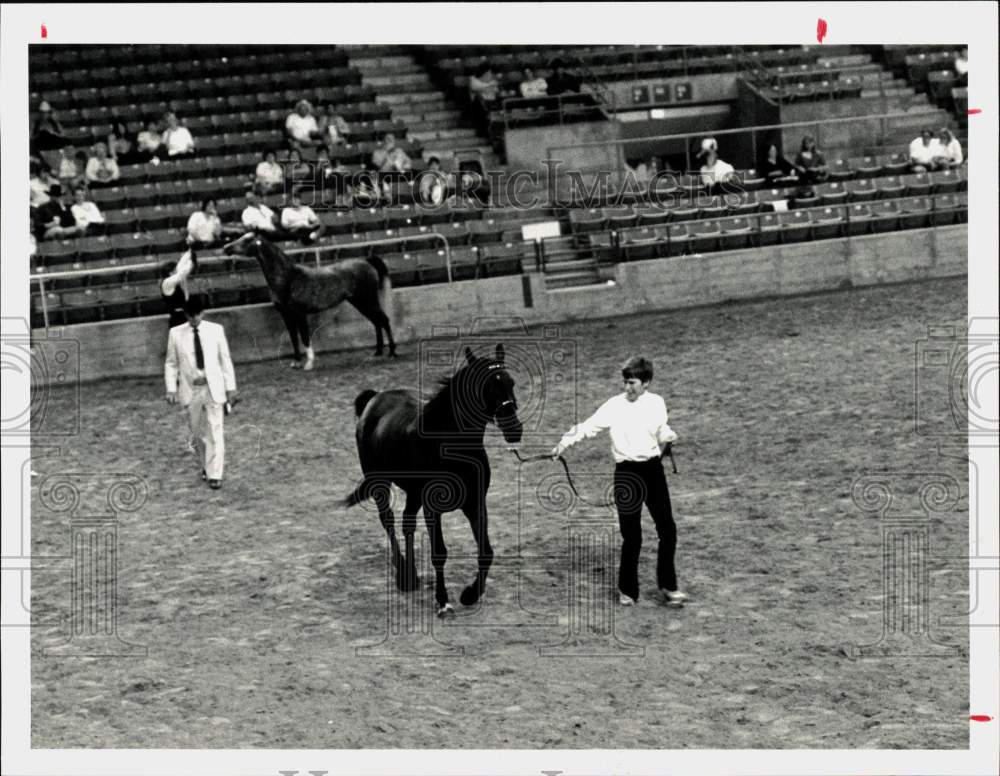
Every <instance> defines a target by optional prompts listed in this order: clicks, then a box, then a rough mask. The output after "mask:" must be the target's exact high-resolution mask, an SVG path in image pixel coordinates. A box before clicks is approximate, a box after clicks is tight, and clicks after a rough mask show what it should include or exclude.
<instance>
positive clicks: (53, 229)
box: [35, 183, 81, 240]
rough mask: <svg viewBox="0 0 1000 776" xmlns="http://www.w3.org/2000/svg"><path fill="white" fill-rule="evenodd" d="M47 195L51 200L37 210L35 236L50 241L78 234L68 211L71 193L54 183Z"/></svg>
mask: <svg viewBox="0 0 1000 776" xmlns="http://www.w3.org/2000/svg"><path fill="white" fill-rule="evenodd" d="M49 195H50V196H51V199H49V201H48V202H46V203H45V204H44V205H42V206H41V207H40V208H38V214H37V217H36V220H35V223H36V225H37V228H36V230H35V236H36V237H37V238H38V239H39V240H51V239H53V238H64V237H75V236H77V235H78V234H80V233H81V230H80V227H79V226H77V223H76V218H75V217H74V216H73V211H72V210H71V209H70V205H71V204H72V201H73V194H72V192H71V191H70V190H69V189H64V188H63V187H62V186H60V185H59V184H58V183H56V184H53V185H52V187H51V188H50V189H49Z"/></svg>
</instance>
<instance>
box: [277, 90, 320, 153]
mask: <svg viewBox="0 0 1000 776" xmlns="http://www.w3.org/2000/svg"><path fill="white" fill-rule="evenodd" d="M285 134H286V135H287V136H288V145H289V147H291V148H309V147H312V146H314V145H318V144H320V143H321V142H322V138H321V136H320V131H319V123H318V122H317V121H316V117H315V116H314V115H313V110H312V105H310V104H309V101H308V100H299V101H298V102H297V103H295V110H294V111H292V112H291V113H289V114H288V118H286V119H285Z"/></svg>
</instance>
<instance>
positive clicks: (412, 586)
mask: <svg viewBox="0 0 1000 776" xmlns="http://www.w3.org/2000/svg"><path fill="white" fill-rule="evenodd" d="M419 509H420V498H419V496H411V495H410V494H409V493H407V494H406V506H404V507H403V542H404V545H405V548H406V550H405V555H404V556H403V567H404V574H403V581H402V584H400V586H399V589H400V590H405V591H409V590H416V589H417V587H419V585H420V577H419V575H418V574H417V556H416V552H415V551H414V548H413V534H414V533H415V532H416V530H417V510H419Z"/></svg>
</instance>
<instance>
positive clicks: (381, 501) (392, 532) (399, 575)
mask: <svg viewBox="0 0 1000 776" xmlns="http://www.w3.org/2000/svg"><path fill="white" fill-rule="evenodd" d="M372 498H373V499H374V501H375V505H376V506H377V507H378V519H379V521H381V523H382V527H383V528H384V529H385V532H386V534H387V535H388V537H389V549H390V551H391V552H392V567H393V571H394V572H395V575H396V587H398V588H399V589H400V590H402V589H403V578H404V576H405V570H406V569H405V564H404V561H403V555H402V553H400V551H399V540H398V539H396V524H395V516H394V515H393V514H392V509H390V508H389V488H388V486H378V487H375V488H373V492H372Z"/></svg>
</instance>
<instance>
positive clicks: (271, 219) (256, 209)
mask: <svg viewBox="0 0 1000 776" xmlns="http://www.w3.org/2000/svg"><path fill="white" fill-rule="evenodd" d="M246 198H247V206H246V207H245V208H244V209H243V214H242V215H241V216H240V220H241V221H242V222H243V226H245V227H246V228H247V230H249V231H254V232H261V233H262V234H267V235H270V236H271V237H272V238H274V237H275V235H276V234H277V233H278V217H277V216H276V215H275V214H274V211H273V210H271V208H269V207H268V206H267V205H265V204H264V203H263V202H262V201H261V198H260V192H259V191H258V190H257V189H256V188H255V187H254V186H250V187H248V188H247V192H246Z"/></svg>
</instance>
